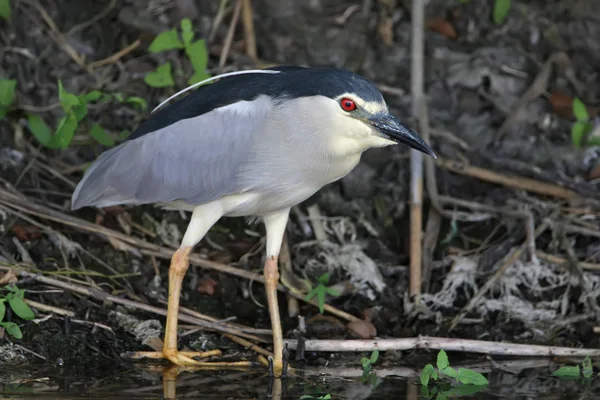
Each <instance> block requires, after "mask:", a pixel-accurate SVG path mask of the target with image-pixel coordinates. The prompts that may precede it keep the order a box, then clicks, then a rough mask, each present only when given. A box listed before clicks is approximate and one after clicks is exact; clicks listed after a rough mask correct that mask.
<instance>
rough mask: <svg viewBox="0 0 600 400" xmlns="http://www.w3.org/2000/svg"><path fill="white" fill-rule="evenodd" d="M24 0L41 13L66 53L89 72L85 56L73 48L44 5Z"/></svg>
mask: <svg viewBox="0 0 600 400" xmlns="http://www.w3.org/2000/svg"><path fill="white" fill-rule="evenodd" d="M23 1H24V2H25V3H27V4H29V5H30V6H33V7H35V9H36V10H37V11H38V12H39V13H40V14H41V16H42V18H44V20H45V21H46V23H47V24H48V26H49V27H50V30H51V33H52V37H53V39H54V40H55V41H56V42H57V43H58V44H59V45H60V46H61V47H62V48H63V50H64V51H65V53H67V54H68V55H69V57H71V58H72V59H73V61H75V62H76V63H77V65H79V66H80V67H81V68H83V69H85V70H86V71H88V72H89V69H87V67H86V65H85V61H84V59H83V57H82V56H80V55H79V53H77V51H76V50H75V49H74V48H73V46H71V45H70V44H69V42H68V41H67V39H65V37H64V35H63V34H62V32H61V31H60V30H59V29H58V27H57V26H56V24H55V23H54V21H53V20H52V18H51V17H50V15H48V12H46V10H45V9H44V7H42V5H41V4H40V3H39V2H38V1H35V0H23Z"/></svg>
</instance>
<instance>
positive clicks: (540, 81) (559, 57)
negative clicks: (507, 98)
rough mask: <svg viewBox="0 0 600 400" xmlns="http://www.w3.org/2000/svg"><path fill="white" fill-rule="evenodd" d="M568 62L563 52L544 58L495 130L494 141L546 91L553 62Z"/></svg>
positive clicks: (561, 63) (561, 64)
mask: <svg viewBox="0 0 600 400" xmlns="http://www.w3.org/2000/svg"><path fill="white" fill-rule="evenodd" d="M570 63H571V60H570V59H569V56H568V55H567V54H566V53H564V52H557V53H554V54H552V55H551V56H550V57H549V58H548V60H546V62H545V63H544V66H543V67H542V70H541V71H540V72H539V73H538V75H537V76H536V77H535V79H534V80H533V83H532V84H531V86H530V87H529V89H527V91H526V92H525V93H523V96H521V98H520V99H519V101H517V102H516V103H515V104H514V105H513V106H512V107H511V110H510V112H509V113H508V117H507V118H506V120H505V121H504V122H503V123H502V126H500V129H498V131H497V132H496V135H495V138H494V141H496V142H498V141H500V140H501V139H502V138H503V137H504V135H505V134H506V132H508V130H509V129H510V127H511V126H512V125H513V124H514V123H515V122H516V121H518V119H519V118H520V116H521V113H522V112H523V111H524V110H526V109H527V104H529V103H530V102H531V101H533V100H535V99H536V98H538V97H539V96H540V95H541V94H543V93H544V92H545V91H546V88H547V87H548V81H549V79H550V77H551V75H552V66H553V65H554V64H558V65H559V66H563V67H565V66H567V67H568V66H569V65H570Z"/></svg>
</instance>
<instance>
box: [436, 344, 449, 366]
mask: <svg viewBox="0 0 600 400" xmlns="http://www.w3.org/2000/svg"><path fill="white" fill-rule="evenodd" d="M449 365H450V362H449V361H448V355H447V354H446V352H445V351H444V349H441V350H440V351H439V353H438V355H437V367H438V369H439V370H440V371H441V370H443V369H444V368H446V367H448V366H449Z"/></svg>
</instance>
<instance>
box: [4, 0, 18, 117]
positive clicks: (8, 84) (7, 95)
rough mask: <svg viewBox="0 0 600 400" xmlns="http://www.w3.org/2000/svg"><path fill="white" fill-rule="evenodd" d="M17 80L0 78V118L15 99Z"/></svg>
mask: <svg viewBox="0 0 600 400" xmlns="http://www.w3.org/2000/svg"><path fill="white" fill-rule="evenodd" d="M1 1H2V0H0V2H1ZM16 86H17V81H14V80H10V79H0V120H2V118H4V116H5V115H6V113H7V112H8V109H9V108H10V106H12V104H13V103H14V101H15V88H16Z"/></svg>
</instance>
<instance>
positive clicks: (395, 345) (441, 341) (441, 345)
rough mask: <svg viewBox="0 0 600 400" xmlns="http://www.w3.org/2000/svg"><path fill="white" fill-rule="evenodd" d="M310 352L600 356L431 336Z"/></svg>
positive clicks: (316, 344)
mask: <svg viewBox="0 0 600 400" xmlns="http://www.w3.org/2000/svg"><path fill="white" fill-rule="evenodd" d="M284 342H285V343H286V344H287V345H288V346H289V348H290V350H295V349H296V346H297V345H298V341H297V340H284ZM304 346H305V349H306V350H307V351H325V352H338V351H349V352H363V351H365V352H366V351H373V350H379V351H389V350H396V351H398V350H416V349H428V350H441V349H444V350H445V351H460V352H467V353H480V354H489V355H497V356H521V357H554V356H556V357H586V356H589V357H600V349H582V348H570V347H556V346H542V345H534V344H518V343H506V342H488V341H484V340H471V339H454V338H441V337H430V336H419V337H415V338H402V339H378V340H306V341H304Z"/></svg>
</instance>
